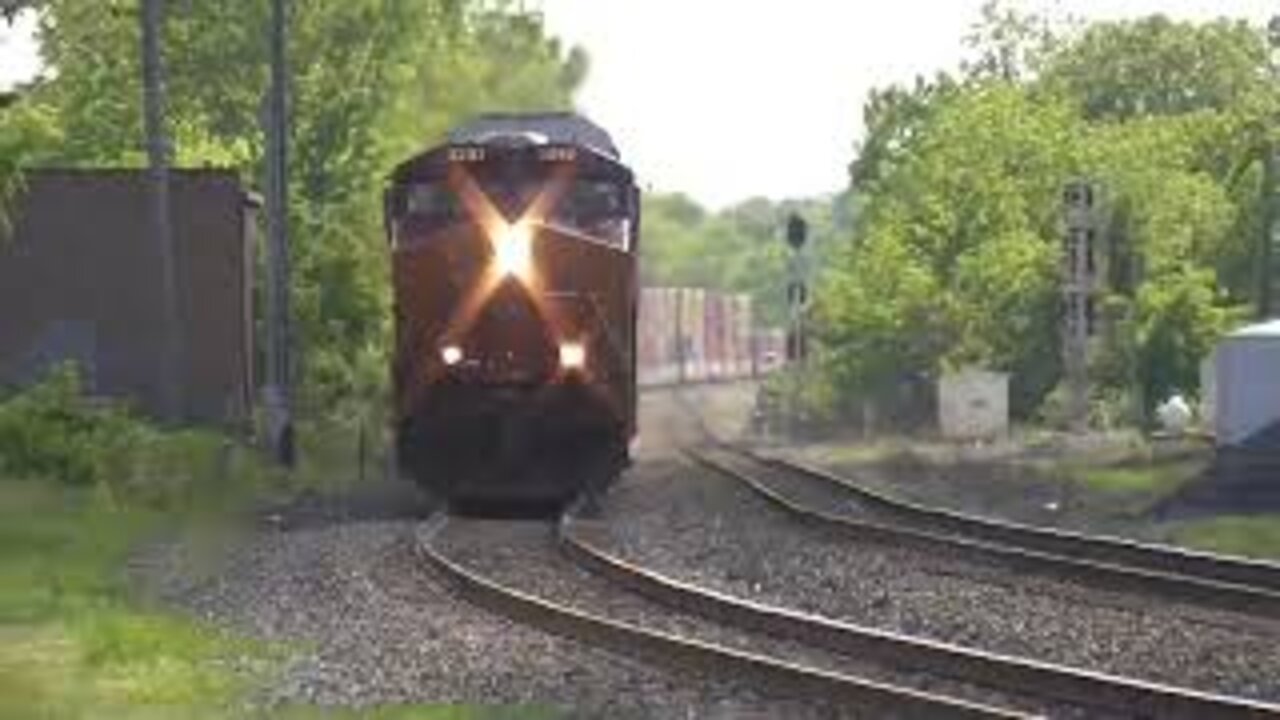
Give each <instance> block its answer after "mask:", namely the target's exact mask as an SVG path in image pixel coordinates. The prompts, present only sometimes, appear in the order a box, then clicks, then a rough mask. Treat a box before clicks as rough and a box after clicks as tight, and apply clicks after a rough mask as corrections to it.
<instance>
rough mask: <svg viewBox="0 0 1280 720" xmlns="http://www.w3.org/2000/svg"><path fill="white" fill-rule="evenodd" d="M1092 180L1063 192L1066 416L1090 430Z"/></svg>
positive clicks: (1094, 266)
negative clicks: (1064, 218) (1064, 225)
mask: <svg viewBox="0 0 1280 720" xmlns="http://www.w3.org/2000/svg"><path fill="white" fill-rule="evenodd" d="M1096 194H1097V193H1096V189H1095V187H1094V186H1093V184H1091V183H1089V182H1086V181H1083V180H1076V181H1073V182H1070V183H1068V184H1067V186H1066V187H1065V188H1064V189H1063V193H1062V204H1063V212H1064V215H1065V216H1066V237H1065V238H1063V260H1064V263H1063V264H1064V268H1063V269H1064V272H1063V283H1062V300H1063V323H1062V353H1063V354H1062V364H1063V369H1064V370H1065V372H1066V381H1067V418H1068V423H1069V425H1070V428H1071V430H1072V431H1073V432H1078V433H1083V432H1085V431H1086V430H1088V429H1089V337H1090V336H1091V335H1092V334H1093V329H1094V308H1095V294H1096V292H1097V289H1098V282H1097V279H1098V277H1099V273H1098V256H1099V247H1098V237H1099V233H1098V221H1097V220H1098V218H1097V213H1096V212H1095V209H1094V199H1095V197H1096Z"/></svg>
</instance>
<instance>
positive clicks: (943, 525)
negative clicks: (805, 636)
mask: <svg viewBox="0 0 1280 720" xmlns="http://www.w3.org/2000/svg"><path fill="white" fill-rule="evenodd" d="M721 448H722V449H726V450H728V451H729V452H735V453H738V454H739V455H741V456H745V457H748V458H751V459H753V460H755V461H756V462H760V463H764V464H765V465H769V466H772V467H774V468H777V469H779V470H782V471H787V472H791V473H795V474H799V475H803V476H805V477H808V478H810V479H813V480H816V481H820V482H823V483H827V484H829V485H831V486H833V487H836V488H838V489H841V490H843V491H846V492H848V493H850V494H851V495H852V496H854V497H856V498H857V499H858V500H860V501H862V502H864V503H865V504H867V505H868V506H871V507H872V508H874V509H875V510H877V511H880V512H883V513H886V514H889V515H893V516H896V517H899V518H901V519H903V520H906V521H911V522H916V523H920V524H924V525H927V526H928V527H930V528H936V529H939V530H943V531H946V532H950V533H955V534H960V535H967V536H970V537H974V538H977V539H981V540H986V541H990V542H995V543H1000V544H1003V545H1012V546H1017V547H1023V548H1027V549H1030V550H1037V551H1039V552H1043V553H1049V554H1053V555H1060V556H1062V557H1069V558H1074V559H1079V560H1090V561H1095V562H1104V563H1108V564H1113V565H1124V566H1127V567H1134V568H1142V569H1145V570H1151V571H1155V572H1160V573H1166V574H1169V575H1181V576H1184V577H1187V578H1194V579H1198V580H1208V581H1213V582H1216V583H1222V584H1227V585H1237V586H1242V587H1253V588H1258V589H1262V590H1269V591H1271V592H1273V593H1276V594H1277V595H1276V597H1280V563H1274V562H1267V561H1265V560H1250V559H1247V558H1241V557H1233V556H1225V555H1218V554H1214V553H1208V552H1200V551H1195V550H1187V549H1183V548H1175V547H1171V546H1167V545H1154V544H1149V543H1142V542H1137V541H1134V540H1126V539H1124V538H1116V537H1100V536H1095V535H1085V534H1083V533H1078V532H1072V531H1069V530H1061V529H1053V528H1043V527H1034V526H1031V525H1025V524H1022V523H1016V522H1011V521H1008V520H1001V519H996V518H987V517H980V516H977V515H970V514H967V513H962V512H957V511H955V510H949V509H945V508H936V507H929V506H926V505H922V504H920V503H916V502H912V501H909V500H903V499H899V498H895V497H892V496H890V495H888V494H886V493H883V492H879V491H877V490H873V489H871V488H868V487H866V486H864V485H862V484H860V483H858V482H855V481H854V480H852V479H850V478H847V477H842V476H840V475H837V474H835V473H833V472H830V471H828V470H823V469H820V468H816V467H813V466H812V465H809V464H806V463H802V462H799V461H796V460H789V459H783V458H779V457H773V456H762V455H760V454H758V453H755V452H750V451H746V450H741V449H737V448H730V447H728V446H721Z"/></svg>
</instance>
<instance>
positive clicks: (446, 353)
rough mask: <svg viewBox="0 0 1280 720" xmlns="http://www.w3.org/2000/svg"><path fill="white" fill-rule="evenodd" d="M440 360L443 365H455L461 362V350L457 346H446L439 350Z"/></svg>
mask: <svg viewBox="0 0 1280 720" xmlns="http://www.w3.org/2000/svg"><path fill="white" fill-rule="evenodd" d="M440 359H441V360H443V361H444V364H445V365H457V364H458V363H460V362H462V348H460V347H458V346H457V345H446V346H444V347H443V348H440Z"/></svg>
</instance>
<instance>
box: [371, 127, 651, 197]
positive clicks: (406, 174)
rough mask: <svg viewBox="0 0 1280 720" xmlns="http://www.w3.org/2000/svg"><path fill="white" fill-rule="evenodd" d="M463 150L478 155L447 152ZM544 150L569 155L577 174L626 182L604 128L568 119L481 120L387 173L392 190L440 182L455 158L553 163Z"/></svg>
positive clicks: (628, 176)
mask: <svg viewBox="0 0 1280 720" xmlns="http://www.w3.org/2000/svg"><path fill="white" fill-rule="evenodd" d="M466 148H474V149H477V150H479V151H480V152H478V153H461V154H459V153H457V152H451V151H456V150H462V149H466ZM548 148H566V149H570V148H571V149H572V151H573V152H572V159H573V161H574V162H576V163H577V164H578V165H579V166H580V167H581V168H583V169H585V170H588V171H593V172H594V173H597V174H599V175H604V176H609V177H615V178H617V179H618V180H621V181H623V182H631V181H632V180H633V176H632V173H631V170H630V169H629V168H628V167H627V166H626V165H625V164H623V163H622V161H621V158H620V156H619V154H618V149H617V147H616V146H615V145H614V144H613V139H612V138H611V137H610V136H609V133H608V132H606V131H605V130H604V129H603V128H601V127H600V126H599V125H596V124H595V123H593V122H591V121H590V120H587V119H586V118H584V117H581V116H579V115H575V114H573V113H527V114H489V115H481V116H479V117H477V118H475V119H473V120H471V121H469V122H467V123H464V124H462V125H459V126H458V127H457V128H454V129H453V130H452V131H450V133H449V135H448V137H447V139H446V141H445V142H444V143H443V144H441V145H437V146H435V147H431V148H428V149H426V150H424V151H422V152H421V153H418V154H417V155H414V156H413V157H411V158H409V159H407V160H405V161H404V162H402V163H401V164H399V165H397V166H396V168H395V169H394V170H393V171H392V173H391V178H390V179H391V181H392V183H394V184H403V183H407V182H410V181H412V180H415V179H421V178H435V177H440V176H441V175H442V174H443V173H444V171H445V170H446V168H447V166H448V165H449V164H450V163H451V162H456V161H457V160H458V159H459V158H460V157H462V158H468V159H469V161H474V162H483V161H485V160H489V159H493V158H494V157H501V158H512V157H521V156H523V157H525V158H527V159H529V160H530V161H536V160H538V159H539V158H542V159H546V158H548V157H551V158H556V159H557V161H563V160H564V158H565V155H564V154H563V153H561V154H552V155H546V154H543V153H540V152H539V151H541V150H545V149H548Z"/></svg>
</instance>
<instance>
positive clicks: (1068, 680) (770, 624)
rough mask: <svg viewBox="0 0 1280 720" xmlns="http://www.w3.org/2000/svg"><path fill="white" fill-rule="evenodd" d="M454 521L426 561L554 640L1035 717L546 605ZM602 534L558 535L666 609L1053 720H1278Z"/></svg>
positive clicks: (895, 709)
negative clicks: (687, 577)
mask: <svg viewBox="0 0 1280 720" xmlns="http://www.w3.org/2000/svg"><path fill="white" fill-rule="evenodd" d="M445 522H447V521H446V520H444V519H442V518H437V519H435V520H434V524H433V526H431V527H429V528H428V529H427V530H426V531H425V532H424V533H422V535H421V536H420V542H419V549H420V551H421V552H422V554H423V556H424V557H425V558H426V559H427V561H428V562H429V563H430V564H431V565H433V566H434V567H435V568H436V569H437V570H438V571H440V572H441V573H443V574H444V576H445V577H447V578H448V579H449V581H450V582H451V583H452V584H453V585H454V587H456V588H457V589H458V590H459V592H460V593H461V594H462V595H464V596H465V597H466V598H468V599H469V600H471V601H472V602H474V603H476V604H477V605H480V606H482V607H485V608H487V609H489V610H491V611H494V612H497V613H500V614H503V615H506V616H508V617H511V618H513V619H515V620H517V621H520V622H525V623H528V624H531V625H535V626H538V627H540V628H542V629H544V630H548V631H550V632H553V633H557V634H560V635H565V636H569V637H572V638H574V639H577V640H580V641H583V642H585V643H589V644H593V645H597V646H604V647H607V648H610V649H613V650H615V651H617V652H619V653H622V654H624V655H636V654H639V655H642V656H644V657H646V658H648V659H649V660H650V661H652V662H654V663H655V664H658V665H661V666H663V667H673V668H677V669H680V670H684V671H689V672H694V673H697V674H700V675H704V676H713V677H714V676H716V675H717V674H720V675H722V676H723V675H725V674H727V675H728V676H731V677H734V678H737V679H747V680H749V681H750V682H751V683H752V684H753V686H756V687H763V688H767V689H768V690H770V691H772V692H774V693H778V694H781V695H784V696H791V697H810V698H812V697H821V698H826V699H828V700H829V701H830V702H832V703H837V704H844V705H849V706H851V707H857V708H859V709H879V710H881V711H883V712H885V713H892V715H893V716H895V717H941V716H946V717H984V718H988V717H1029V716H1032V715H1028V714H1026V713H1025V710H1018V709H1008V708H1004V707H997V706H994V705H986V704H980V703H975V702H973V701H972V700H960V699H956V698H954V697H951V696H948V695H943V694H938V693H935V692H921V691H920V690H915V689H909V688H904V687H898V686H895V685H893V684H890V683H885V682H880V681H871V680H867V679H863V678H859V677H854V676H850V675H845V674H842V673H837V672H831V671H830V670H822V669H818V668H815V667H807V666H805V665H803V664H798V663H795V662H787V661H780V660H777V659H774V658H771V657H769V656H766V655H762V654H756V653H747V652H742V651H741V650H737V649H733V648H730V647H726V646H719V645H716V644H713V643H708V642H705V641H699V640H696V639H690V638H685V637H680V636H678V635H676V634H672V633H669V632H663V631H658V630H654V629H651V628H647V627H643V626H640V625H636V624H628V623H626V622H619V621H617V620H613V619H610V618H607V617H605V616H603V615H600V614H595V613H593V612H585V611H583V610H582V609H579V608H575V607H572V606H570V605H567V604H563V603H558V602H555V601H552V600H547V599H545V598H540V597H537V596H535V595H533V594H531V593H528V592H526V591H524V590H520V589H516V588H513V587H509V586H506V585H504V584H502V583H500V582H497V581H494V580H492V579H490V578H487V577H485V576H484V575H483V574H481V573H478V572H477V571H475V570H473V569H470V568H468V567H467V566H466V563H464V562H459V561H457V560H454V559H451V558H450V557H449V554H448V553H447V552H442V551H440V550H439V549H438V548H437V547H436V546H435V545H434V543H433V538H434V537H435V535H436V534H437V533H438V532H440V530H441V529H442V528H443V527H444V523H445ZM597 532H598V528H597V527H596V526H594V525H593V523H592V522H590V521H585V522H584V521H580V520H577V519H576V518H575V517H574V516H573V515H572V514H567V515H565V516H564V517H563V518H562V519H561V521H560V524H559V528H558V533H557V537H558V545H559V548H560V551H561V552H562V553H563V554H564V556H565V557H567V558H569V559H570V560H571V561H572V562H573V563H575V564H576V565H578V566H579V567H582V568H584V569H586V570H588V571H589V572H591V573H593V574H595V575H596V576H598V577H601V578H604V579H606V580H607V581H609V582H610V583H612V584H615V585H617V586H619V587H621V588H625V589H626V590H628V591H631V592H634V593H636V594H638V595H641V596H643V597H647V598H650V599H651V600H653V601H656V602H658V603H661V604H662V605H664V606H666V607H670V608H674V609H676V610H679V611H681V612H686V613H689V614H692V615H697V616H701V617H703V618H706V619H708V620H710V621H712V622H715V623H720V624H724V625H728V626H733V627H737V628H740V629H742V630H743V631H746V632H753V633H763V634H767V635H770V636H773V637H777V638H780V639H784V640H788V641H793V642H796V643H801V644H804V645H808V646H812V647H815V648H820V649H822V650H825V651H828V652H831V653H835V654H837V655H840V656H844V657H849V658H857V659H858V660H859V661H860V662H868V661H872V662H875V663H878V664H883V665H886V666H892V667H894V668H897V669H899V670H900V671H902V672H910V673H915V674H919V673H926V674H928V675H931V676H935V677H939V678H945V679H947V680H949V681H953V682H956V683H963V684H967V685H971V686H976V687H983V688H989V689H992V690H995V691H997V692H1000V693H1003V694H1005V695H1010V696H1018V697H1020V698H1024V699H1029V698H1034V699H1035V700H1034V701H1031V702H1025V701H1024V702H1020V703H1018V705H1019V707H1020V708H1024V709H1025V708H1027V707H1036V708H1050V709H1051V710H1050V711H1049V715H1050V716H1055V715H1058V714H1062V715H1066V716H1072V717H1098V716H1105V717H1124V718H1175V719H1180V718H1208V717H1213V718H1218V717H1221V718H1261V717H1280V706H1277V705H1270V704H1266V703H1261V702H1255V701H1250V700H1243V699H1239V698H1232V697H1227V696H1222V695H1215V694H1212V693H1204V692H1198V691H1193V690H1186V689H1181V688H1176V687H1172V686H1167V685H1161V684H1158V683H1150V682H1143V681H1137V680H1132V679H1128V678H1121V677H1116V676H1111V675H1106V674H1102V673H1095V672H1090V671H1083V670H1078V669H1073V668H1068V667H1064V666H1058V665H1053V664H1050V663H1043V662H1037V661H1031V660H1023V659H1017V658H1011V657H1005V656H1001V655H997V654H994V653H988V652H984V651H978V650H972V649H967V648H961V647H957V646H953V645H949V644H946V643H940V642H936V641H931V640H924V639H920V638H914V637H910V636H906V635H902V634H897V633H892V632H887V631H883V630H875V629H869V628H863V627H859V626H855V625H852V624H848V623H842V622H837V621H832V620H829V619H825V618H819V617H816V616H812V615H807V614H803V613H797V612H793V611H790V610H786V609H782V608H778V607H771V606H767V605H762V604H759V603H754V602H751V601H747V600H743V599H738V598H734V597H730V596H728V595H725V594H722V593H717V592H714V591H710V590H707V589H704V588H700V587H697V586H694V585H690V584H688V583H684V582H680V581H678V580H674V579H671V578H668V577H665V576H663V575H660V574H658V573H654V572H652V571H649V570H646V569H644V568H642V567H639V566H637V565H635V564H632V563H629V562H627V561H625V560H623V559H621V558H619V557H617V556H615V555H612V554H610V553H609V552H607V551H606V550H604V549H602V547H601V545H602V543H600V542H598V536H597V534H596V533H597ZM1053 709H1061V712H1060V713H1059V712H1054V711H1053Z"/></svg>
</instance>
